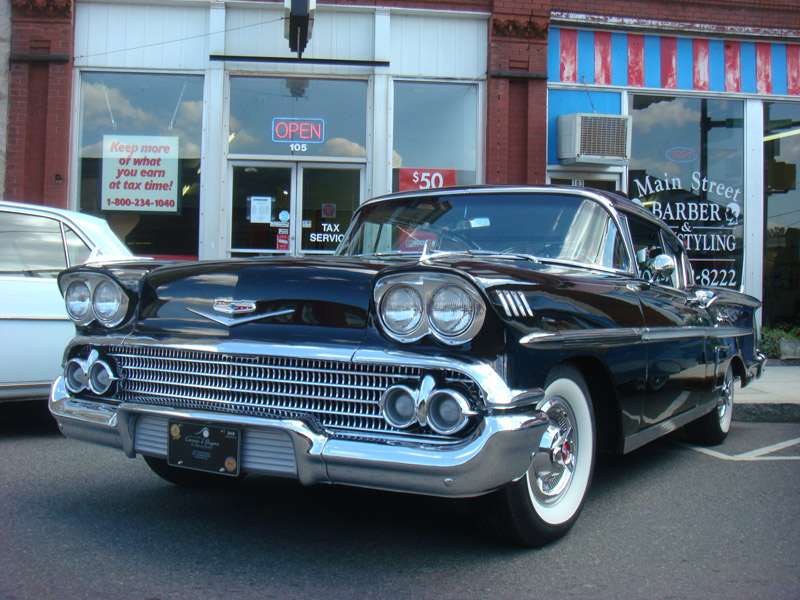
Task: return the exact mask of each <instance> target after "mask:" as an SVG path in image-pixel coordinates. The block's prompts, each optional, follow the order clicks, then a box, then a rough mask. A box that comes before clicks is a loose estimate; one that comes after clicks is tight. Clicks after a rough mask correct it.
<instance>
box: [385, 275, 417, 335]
mask: <svg viewBox="0 0 800 600" xmlns="http://www.w3.org/2000/svg"><path fill="white" fill-rule="evenodd" d="M382 315H383V322H384V323H385V324H386V327H388V328H389V329H390V330H391V331H392V332H393V333H396V334H398V335H407V334H409V333H411V332H413V331H414V330H415V329H416V328H417V327H419V324H420V322H421V321H422V299H421V298H420V297H419V294H418V293H417V292H415V291H414V290H413V289H411V288H410V287H408V286H406V285H398V286H397V287H395V288H394V289H392V290H391V291H390V292H388V293H387V294H386V296H385V297H384V299H383V303H382Z"/></svg>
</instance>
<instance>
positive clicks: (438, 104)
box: [392, 81, 478, 191]
mask: <svg viewBox="0 0 800 600" xmlns="http://www.w3.org/2000/svg"><path fill="white" fill-rule="evenodd" d="M393 140H394V147H393V149H392V189H393V191H406V190H419V189H423V190H424V189H432V188H441V187H452V186H455V185H472V184H475V183H477V182H478V181H477V169H478V167H477V165H478V86H476V85H473V84H461V83H429V82H420V81H395V82H394V135H393Z"/></svg>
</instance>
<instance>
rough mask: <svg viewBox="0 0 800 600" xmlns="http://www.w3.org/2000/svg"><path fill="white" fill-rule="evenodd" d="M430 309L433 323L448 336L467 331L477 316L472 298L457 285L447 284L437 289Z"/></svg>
mask: <svg viewBox="0 0 800 600" xmlns="http://www.w3.org/2000/svg"><path fill="white" fill-rule="evenodd" d="M429 309H430V310H429V315H428V317H429V318H430V321H431V325H433V326H434V327H435V328H436V330H437V331H438V332H439V333H441V334H443V335H448V336H451V335H458V334H460V333H463V332H464V331H466V330H467V328H468V327H469V326H470V325H471V324H472V319H473V318H474V316H475V305H474V304H473V302H472V298H470V296H469V294H468V293H467V292H465V291H464V290H463V289H462V288H460V287H458V286H456V285H445V286H442V287H440V288H439V289H438V290H436V293H435V294H434V295H433V298H431V303H430V306H429Z"/></svg>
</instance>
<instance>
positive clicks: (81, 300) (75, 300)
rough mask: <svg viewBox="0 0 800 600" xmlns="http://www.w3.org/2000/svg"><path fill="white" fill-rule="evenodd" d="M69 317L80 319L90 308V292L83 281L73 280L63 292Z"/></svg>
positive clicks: (83, 317)
mask: <svg viewBox="0 0 800 600" xmlns="http://www.w3.org/2000/svg"><path fill="white" fill-rule="evenodd" d="M64 301H65V302H66V304H67V313H69V316H70V318H72V319H74V320H76V321H82V320H83V319H85V318H86V316H87V315H88V314H89V311H90V310H91V308H92V292H91V291H90V290H89V286H88V285H87V283H86V282H85V281H80V280H79V281H73V282H72V283H70V284H69V287H68V288H67V292H66V293H65V294H64Z"/></svg>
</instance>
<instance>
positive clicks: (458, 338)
mask: <svg viewBox="0 0 800 600" xmlns="http://www.w3.org/2000/svg"><path fill="white" fill-rule="evenodd" d="M451 286H452V287H457V288H458V289H459V290H460V291H461V292H464V294H465V295H466V296H465V297H466V298H468V299H469V300H468V301H469V302H470V303H471V314H472V318H471V319H470V321H469V323H468V324H467V325H466V326H464V327H461V328H459V330H458V331H456V332H455V333H448V332H446V331H443V330H442V329H441V328H439V327H437V326H436V324H435V322H434V321H435V320H434V319H432V318H431V313H432V310H433V309H432V301H433V298H434V297H435V295H436V294H437V293H438V292H439V291H440V290H442V289H444V288H448V287H451ZM402 288H407V289H410V290H412V291H413V292H415V293H416V294H417V295H418V296H419V297H420V299H421V300H422V315H421V319H420V322H419V324H418V325H417V326H416V327H414V328H413V329H410V330H409V331H408V332H407V333H399V332H397V331H395V330H394V329H393V328H392V327H390V325H389V324H388V323H387V320H386V314H385V300H386V299H387V298H388V297H390V296H389V295H390V294H391V293H393V292H394V291H396V290H399V289H402ZM373 296H374V300H375V306H376V308H377V313H378V321H379V322H380V325H381V329H382V330H383V331H384V333H385V334H386V335H387V336H389V337H390V338H391V339H393V340H396V341H398V342H402V343H406V344H407V343H412V342H416V341H419V340H421V339H422V338H424V337H425V336H427V335H430V336H432V337H433V338H435V339H436V340H438V341H439V342H441V343H443V344H446V345H448V346H458V345H460V344H464V343H466V342H469V341H470V340H471V339H472V338H474V337H475V336H476V335H477V334H478V332H479V331H480V329H481V327H482V326H483V321H484V319H485V317H486V304H485V302H484V300H483V298H482V297H481V295H480V293H479V292H478V290H477V289H476V288H475V286H474V285H472V284H471V283H469V282H468V281H466V280H464V279H462V278H461V277H459V276H458V275H454V274H449V273H435V272H424V273H422V272H420V273H398V274H395V275H388V276H386V277H382V278H381V279H379V280H378V282H377V283H376V284H375V289H374V291H373Z"/></svg>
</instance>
